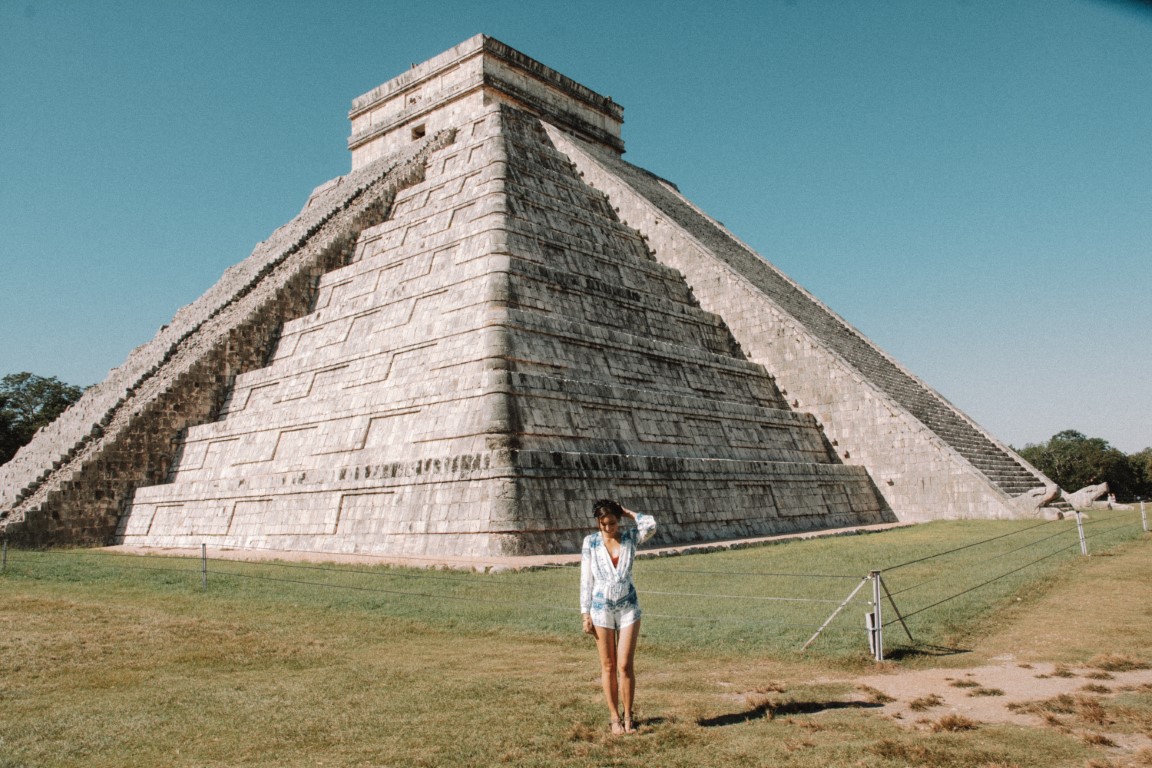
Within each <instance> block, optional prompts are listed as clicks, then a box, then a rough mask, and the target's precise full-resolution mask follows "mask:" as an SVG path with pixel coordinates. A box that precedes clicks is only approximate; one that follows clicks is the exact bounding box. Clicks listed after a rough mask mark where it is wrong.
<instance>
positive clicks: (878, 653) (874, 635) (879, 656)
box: [868, 571, 884, 661]
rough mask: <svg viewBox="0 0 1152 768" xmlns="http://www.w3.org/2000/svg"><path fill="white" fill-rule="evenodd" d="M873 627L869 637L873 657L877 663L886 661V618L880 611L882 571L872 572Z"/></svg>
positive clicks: (870, 628)
mask: <svg viewBox="0 0 1152 768" xmlns="http://www.w3.org/2000/svg"><path fill="white" fill-rule="evenodd" d="M871 620H872V626H871V627H869V631H868V637H869V639H870V640H871V643H870V644H871V646H872V656H873V658H875V659H876V661H884V617H883V614H882V612H881V610H880V571H872V617H871Z"/></svg>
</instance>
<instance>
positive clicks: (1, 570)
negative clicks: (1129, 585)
mask: <svg viewBox="0 0 1152 768" xmlns="http://www.w3.org/2000/svg"><path fill="white" fill-rule="evenodd" d="M1145 530H1147V529H1145ZM7 571H8V539H4V560H3V563H2V564H0V573H6V572H7Z"/></svg>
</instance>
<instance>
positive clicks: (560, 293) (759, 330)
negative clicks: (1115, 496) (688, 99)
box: [0, 35, 1059, 557]
mask: <svg viewBox="0 0 1152 768" xmlns="http://www.w3.org/2000/svg"><path fill="white" fill-rule="evenodd" d="M350 119H351V123H352V129H351V130H352V133H351V138H350V140H349V148H350V150H351V155H352V162H351V165H352V170H351V172H350V173H348V174H347V175H344V176H340V177H338V178H335V179H333V180H331V181H329V182H327V183H325V184H323V185H321V186H320V187H318V188H317V189H316V190H315V191H313V193H312V194H311V196H310V197H309V198H308V200H307V202H306V203H305V205H304V208H303V210H302V211H301V212H300V214H299V215H298V216H297V217H296V218H295V219H293V220H292V221H290V222H289V223H287V224H286V225H284V226H283V227H281V228H280V229H278V230H276V231H275V232H274V233H272V235H271V236H270V237H269V238H268V239H267V240H266V241H264V242H262V243H260V244H259V245H258V246H257V247H256V249H255V250H254V251H253V253H252V254H251V255H250V256H249V257H248V258H246V259H244V260H243V261H240V262H239V263H238V264H236V265H235V266H234V267H232V268H230V269H228V270H227V271H226V272H225V273H224V275H223V276H222V277H221V278H220V280H219V282H217V283H216V285H214V286H213V287H212V288H210V289H209V290H208V291H207V292H206V293H205V294H204V295H203V296H201V297H200V298H199V299H198V300H197V301H195V302H193V303H192V304H190V305H188V306H186V307H184V308H183V309H181V310H180V311H179V312H178V313H177V314H176V316H175V317H174V318H173V319H172V321H171V322H170V323H169V324H168V325H166V326H165V327H164V328H163V329H162V330H161V331H160V332H159V333H158V334H157V335H156V337H155V338H154V339H152V340H151V341H149V342H148V343H146V344H144V345H143V346H141V347H139V348H137V349H135V350H134V351H133V352H132V353H131V354H130V355H129V357H128V359H127V360H126V361H125V362H124V363H123V364H122V365H121V366H120V367H118V368H115V369H113V370H112V371H111V372H110V373H109V375H108V378H107V379H106V380H105V381H104V382H102V383H101V384H98V385H96V386H95V387H92V388H91V389H90V390H88V391H87V392H86V393H85V394H84V396H83V398H82V399H81V400H80V402H78V403H77V404H76V405H75V406H73V407H72V408H71V409H69V410H68V411H67V412H66V413H64V414H63V415H62V416H61V417H60V418H59V419H58V420H57V421H56V422H55V423H54V424H52V425H50V426H49V427H47V428H45V429H43V430H41V432H40V433H38V434H37V436H36V438H35V439H34V440H33V442H32V443H31V444H29V445H28V446H26V447H25V448H24V449H23V450H21V451H20V452H19V453H18V454H17V456H16V457H15V458H14V459H13V460H12V461H11V462H9V463H8V464H6V465H3V466H0V516H2V517H0V526H2V527H3V532H4V535H5V536H7V537H9V538H10V539H11V540H13V541H16V542H21V543H25V544H35V545H41V544H50V543H59V544H73V543H86V544H106V543H124V544H133V545H140V546H152V547H169V546H199V545H200V544H201V543H207V544H208V545H209V546H212V547H233V548H270V549H278V550H308V551H315V552H328V553H360V554H378V555H401V556H404V555H406V556H424V555H431V556H473V557H483V556H498V555H520V554H544V553H558V552H572V551H578V548H579V545H580V542H581V539H582V537H583V535H584V533H586V532H587V530H588V529H589V528H590V519H589V509H590V506H591V503H592V501H593V500H595V499H597V498H601V497H604V496H612V497H617V498H620V499H621V500H622V501H623V502H624V504H625V505H627V506H633V507H635V508H637V509H642V510H644V511H647V512H651V513H653V514H655V515H657V517H658V518H659V519H660V525H661V527H660V532H659V538H658V542H661V543H665V544H671V543H683V542H693V541H709V540H716V539H724V538H738V537H748V536H756V535H765V534H772V533H783V532H791V531H802V530H817V529H822V528H832V527H843V526H851V525H863V524H873V523H880V522H890V521H895V520H901V521H925V520H931V519H937V518H989V519H991V518H1011V517H1020V516H1027V515H1035V514H1038V511H1039V508H1040V507H1041V506H1042V505H1043V504H1044V503H1046V502H1047V501H1049V500H1051V499H1053V498H1055V496H1056V495H1057V494H1058V493H1059V489H1058V488H1056V486H1055V485H1054V484H1053V483H1052V482H1051V481H1050V480H1048V479H1047V478H1046V477H1044V476H1043V475H1042V474H1041V473H1040V472H1038V471H1037V470H1036V469H1035V468H1033V467H1031V466H1030V465H1028V463H1027V462H1025V461H1024V460H1023V459H1021V458H1020V457H1019V456H1017V455H1016V454H1015V453H1014V452H1012V451H1011V450H1010V449H1009V448H1008V447H1006V446H1004V445H1003V444H1001V443H1000V442H998V441H997V440H996V439H995V438H994V437H992V436H991V435H989V434H988V433H987V432H985V431H984V430H983V429H981V428H980V427H979V425H977V424H975V423H974V422H973V421H972V420H971V419H969V418H968V417H967V416H965V415H964V414H963V413H961V412H960V411H959V410H957V409H956V408H955V407H953V406H952V405H951V404H950V403H948V401H947V400H945V399H944V398H942V397H941V396H940V395H939V394H937V393H936V392H934V391H933V390H932V389H931V388H929V387H928V386H927V385H926V384H925V383H924V382H922V381H920V380H919V379H917V378H916V377H915V376H913V375H912V374H911V373H909V372H908V371H907V370H905V369H904V368H903V367H902V366H901V365H900V364H899V363H897V362H896V361H894V360H893V359H891V358H890V357H889V356H888V355H886V354H885V353H884V352H883V351H881V350H880V349H878V348H877V347H876V346H875V345H874V344H872V343H871V342H870V341H869V340H868V339H867V338H865V337H864V336H863V335H861V334H860V333H859V332H858V331H856V330H855V329H853V328H852V327H851V326H850V325H848V324H847V323H846V322H845V321H844V320H842V319H841V318H840V317H838V316H837V315H836V314H835V313H833V312H832V311H831V310H830V309H828V308H827V307H826V306H824V305H823V304H822V303H820V302H819V301H818V300H817V299H815V298H814V297H813V296H811V295H810V294H809V293H807V292H806V291H805V290H804V289H803V288H801V287H800V286H798V285H797V284H795V283H794V282H792V281H791V280H789V279H788V277H787V276H785V275H784V274H782V273H781V272H780V271H779V270H777V269H776V268H775V267H773V266H772V265H771V264H770V263H769V262H767V261H765V260H764V259H763V258H761V257H760V256H759V255H757V254H756V253H754V252H753V251H752V250H751V249H749V248H748V247H747V246H746V245H744V244H743V243H742V242H740V240H738V239H737V238H736V237H735V236H734V235H732V234H731V233H729V232H728V231H727V230H726V229H725V228H724V227H723V226H722V225H720V224H719V223H718V222H717V221H716V220H714V219H712V218H711V217H710V216H708V215H707V214H705V213H704V212H702V211H700V210H699V209H698V208H696V207H695V206H694V205H693V204H692V203H691V202H690V201H689V200H687V199H686V198H685V197H684V196H683V195H681V194H680V192H679V191H678V190H677V188H676V186H675V185H674V184H672V183H671V182H669V181H666V180H664V179H662V178H660V177H659V176H656V175H654V174H652V173H650V172H648V171H646V170H643V169H641V168H638V167H636V166H634V165H631V164H629V163H628V162H627V161H626V160H624V159H623V157H622V154H623V152H624V143H623V140H622V139H621V125H622V122H623V109H622V108H621V107H620V106H619V105H618V104H616V103H615V102H613V101H612V100H611V99H609V98H607V97H604V96H601V95H600V94H597V93H595V92H593V91H591V90H589V89H587V88H585V87H583V86H581V85H580V84H578V83H576V82H574V81H572V80H570V79H568V78H567V77H565V76H563V75H561V74H560V73H558V72H555V71H554V70H552V69H549V68H548V67H546V66H544V65H543V64H541V63H539V62H537V61H535V60H533V59H531V58H529V57H527V56H525V55H523V54H521V53H519V52H518V51H516V50H514V49H512V48H510V47H508V46H506V45H504V44H503V43H500V42H499V41H497V40H494V39H492V38H490V37H486V36H482V35H480V36H476V37H474V38H472V39H470V40H467V41H465V42H464V43H461V44H460V45H459V46H457V47H455V48H453V49H451V50H449V51H447V52H445V53H443V54H441V55H440V56H437V57H436V58H434V59H431V60H429V61H427V62H425V63H423V64H420V65H417V66H415V67H413V68H412V69H410V70H409V71H407V72H405V73H404V74H402V75H400V76H399V77H396V78H394V79H393V80H390V81H388V82H386V83H384V84H383V85H381V86H379V87H378V88H376V89H374V90H372V91H371V92H369V93H367V94H364V95H363V96H361V97H359V98H357V99H355V100H354V101H353V103H352V110H351V112H350ZM705 160H706V158H700V161H701V162H704V161H705Z"/></svg>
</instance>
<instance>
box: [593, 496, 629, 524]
mask: <svg viewBox="0 0 1152 768" xmlns="http://www.w3.org/2000/svg"><path fill="white" fill-rule="evenodd" d="M604 515H612V517H614V518H616V519H617V520H619V519H620V518H622V517H624V507H622V506H620V502H618V501H615V500H613V499H597V501H596V503H595V504H593V505H592V517H594V518H596V519H597V520H599V519H600V518H602V517H604Z"/></svg>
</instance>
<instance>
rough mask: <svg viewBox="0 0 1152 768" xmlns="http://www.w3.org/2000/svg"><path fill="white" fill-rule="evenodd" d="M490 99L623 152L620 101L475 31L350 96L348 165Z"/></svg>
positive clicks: (456, 119)
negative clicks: (461, 40)
mask: <svg viewBox="0 0 1152 768" xmlns="http://www.w3.org/2000/svg"><path fill="white" fill-rule="evenodd" d="M493 102H501V103H504V104H507V105H509V106H511V107H514V108H516V109H521V110H524V111H526V112H528V113H530V114H533V115H535V116H537V117H540V118H542V119H544V120H546V121H548V122H549V123H552V124H554V125H557V126H559V127H561V128H563V129H564V130H565V131H567V132H570V133H572V134H573V135H575V136H578V137H580V138H581V139H584V140H585V141H589V142H592V143H594V144H596V145H597V146H601V147H605V148H607V149H610V150H612V151H614V152H616V153H617V154H620V153H622V152H623V151H624V141H623V140H622V139H621V138H620V127H621V125H623V123H624V108H623V107H621V106H620V105H619V104H617V103H616V102H614V101H612V99H610V98H608V97H607V96H601V95H600V94H598V93H596V92H595V91H592V90H590V89H588V88H585V87H584V86H583V85H580V84H579V83H577V82H576V81H574V80H571V79H569V78H567V77H565V76H564V75H562V74H560V73H559V72H557V71H556V70H554V69H551V68H549V67H546V66H544V65H543V64H541V63H540V62H538V61H536V60H534V59H531V58H529V57H528V56H525V55H524V54H522V53H520V52H519V51H517V50H516V49H514V48H511V47H509V46H507V45H505V44H504V43H502V42H500V41H499V40H496V39H494V38H491V37H488V36H487V35H476V36H475V37H472V38H470V39H468V40H466V41H464V42H463V43H461V44H460V45H458V46H456V47H455V48H452V49H451V50H448V51H445V52H444V53H442V54H440V55H439V56H436V57H435V58H433V59H429V60H428V61H426V62H424V63H423V64H417V65H415V66H413V67H412V68H411V69H410V70H408V71H407V72H405V73H404V74H402V75H399V76H398V77H394V78H392V79H391V80H389V81H388V82H386V83H384V84H383V85H380V86H377V87H376V88H373V89H372V90H371V91H369V92H368V93H366V94H364V95H363V96H360V97H359V98H357V99H355V100H354V101H353V102H352V110H351V111H350V112H349V113H348V118H349V119H350V120H351V121H352V136H351V138H349V139H348V148H349V149H350V150H351V151H352V168H353V170H355V169H357V168H360V167H362V166H364V165H366V164H368V163H370V162H372V161H373V160H376V159H378V158H380V157H383V156H385V155H388V154H390V153H392V152H395V151H397V150H399V149H402V148H403V147H404V146H405V145H407V144H409V143H411V142H412V141H414V140H418V139H420V138H422V137H424V136H425V135H427V134H429V133H435V132H437V131H441V130H445V129H449V128H452V127H454V126H457V125H459V124H460V123H461V122H462V120H463V119H466V118H467V116H468V115H474V114H479V113H480V112H482V111H483V110H484V109H485V108H487V107H488V106H490V105H491V104H492V103H493Z"/></svg>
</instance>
